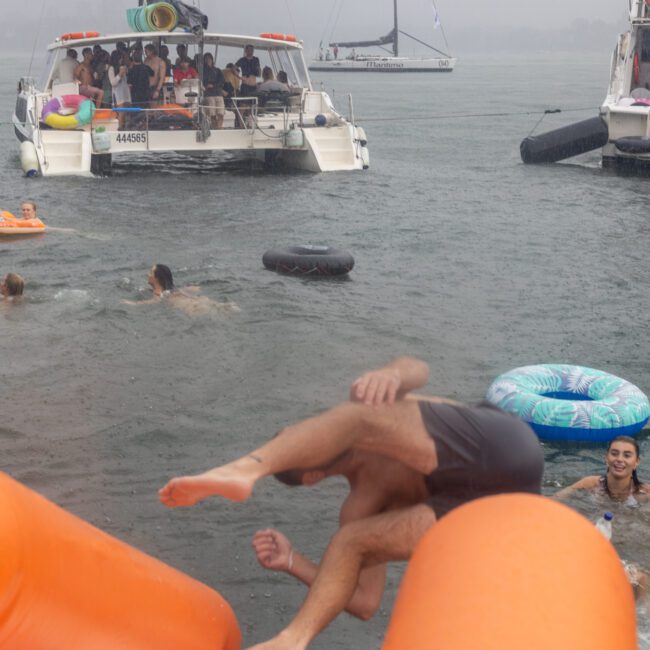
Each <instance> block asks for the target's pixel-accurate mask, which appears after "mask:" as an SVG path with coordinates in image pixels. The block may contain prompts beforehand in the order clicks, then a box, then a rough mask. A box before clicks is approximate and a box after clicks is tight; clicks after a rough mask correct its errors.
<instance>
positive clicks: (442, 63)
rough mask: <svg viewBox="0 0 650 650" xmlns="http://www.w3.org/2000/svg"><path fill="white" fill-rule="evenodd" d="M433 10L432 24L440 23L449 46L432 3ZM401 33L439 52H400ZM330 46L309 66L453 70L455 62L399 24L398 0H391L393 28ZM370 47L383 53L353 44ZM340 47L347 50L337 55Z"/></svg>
mask: <svg viewBox="0 0 650 650" xmlns="http://www.w3.org/2000/svg"><path fill="white" fill-rule="evenodd" d="M433 10H434V14H433V28H434V29H437V28H438V27H440V31H441V33H442V36H443V39H444V41H445V46H446V48H447V49H449V44H448V43H447V38H446V37H445V34H444V30H443V29H442V25H441V24H440V19H439V17H438V11H437V9H436V7H435V4H434V5H433ZM400 35H401V36H406V37H407V38H408V39H410V40H412V41H415V42H417V43H419V44H420V45H423V46H425V47H427V48H428V49H430V50H433V51H434V52H436V53H437V54H438V55H439V56H435V57H428V58H426V57H422V58H417V57H408V56H400V54H399V37H400ZM385 45H392V51H391V50H387V49H386V48H385V47H384V46H385ZM329 47H330V49H328V50H327V51H326V52H325V53H323V50H322V48H321V50H320V52H319V55H318V57H317V58H316V59H313V60H312V61H311V62H310V63H309V69H310V70H318V71H323V72H452V71H453V69H454V66H455V65H456V59H455V58H453V57H452V56H451V55H450V54H447V53H445V52H443V51H442V50H439V49H437V48H435V47H433V45H429V44H428V43H425V42H424V41H422V40H420V39H419V38H416V37H415V36H411V34H407V33H406V32H405V31H402V30H401V29H400V28H399V24H398V11H397V0H393V29H391V30H390V32H388V34H386V36H382V37H381V38H378V39H376V40H374V41H348V42H340V41H339V42H332V43H330V44H329ZM369 47H378V48H380V49H382V50H384V52H385V54H372V53H368V54H366V53H364V54H360V53H357V51H356V48H369ZM342 49H343V50H346V54H345V55H343V56H341V57H339V53H340V52H341V50H342Z"/></svg>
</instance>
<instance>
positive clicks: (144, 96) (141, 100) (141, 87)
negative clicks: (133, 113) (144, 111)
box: [126, 50, 153, 108]
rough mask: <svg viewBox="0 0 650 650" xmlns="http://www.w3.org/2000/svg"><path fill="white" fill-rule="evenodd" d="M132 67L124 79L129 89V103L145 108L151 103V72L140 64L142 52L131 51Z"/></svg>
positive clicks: (146, 66) (147, 67)
mask: <svg viewBox="0 0 650 650" xmlns="http://www.w3.org/2000/svg"><path fill="white" fill-rule="evenodd" d="M132 58H133V65H132V66H131V69H130V70H129V72H128V74H127V76H126V79H127V81H128V83H129V87H130V88H131V101H132V102H133V105H134V106H138V107H140V108H147V107H148V106H149V104H150V103H151V78H152V77H153V70H152V69H151V68H150V67H149V66H148V65H145V64H144V63H143V62H142V50H133V55H132Z"/></svg>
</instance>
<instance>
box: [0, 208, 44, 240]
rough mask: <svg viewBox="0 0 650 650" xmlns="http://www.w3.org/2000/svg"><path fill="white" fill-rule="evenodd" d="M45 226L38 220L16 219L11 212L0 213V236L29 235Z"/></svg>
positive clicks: (36, 218)
mask: <svg viewBox="0 0 650 650" xmlns="http://www.w3.org/2000/svg"><path fill="white" fill-rule="evenodd" d="M46 228H47V226H46V225H45V224H44V223H43V222H42V221H41V220H40V219H39V218H38V217H35V218H34V219H16V217H14V215H13V214H11V212H0V235H31V234H33V233H37V232H42V231H44V230H45V229H46Z"/></svg>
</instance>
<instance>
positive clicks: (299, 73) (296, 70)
mask: <svg viewBox="0 0 650 650" xmlns="http://www.w3.org/2000/svg"><path fill="white" fill-rule="evenodd" d="M275 55H276V56H277V59H278V70H284V71H285V72H286V73H287V77H288V78H289V83H290V85H292V86H297V87H300V88H309V87H310V84H309V76H308V74H307V68H306V66H305V62H304V60H303V58H302V56H301V53H300V51H299V50H277V51H276V52H275Z"/></svg>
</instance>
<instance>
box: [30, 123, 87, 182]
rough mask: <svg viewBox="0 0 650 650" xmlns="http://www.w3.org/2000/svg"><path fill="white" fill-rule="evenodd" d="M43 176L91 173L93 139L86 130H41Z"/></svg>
mask: <svg viewBox="0 0 650 650" xmlns="http://www.w3.org/2000/svg"><path fill="white" fill-rule="evenodd" d="M40 145H41V152H42V157H43V162H42V165H41V167H42V170H41V171H42V173H43V176H60V175H66V174H84V173H88V174H90V156H91V150H92V145H91V140H90V134H89V133H87V132H85V131H56V130H52V131H45V130H43V131H41V137H40Z"/></svg>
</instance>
